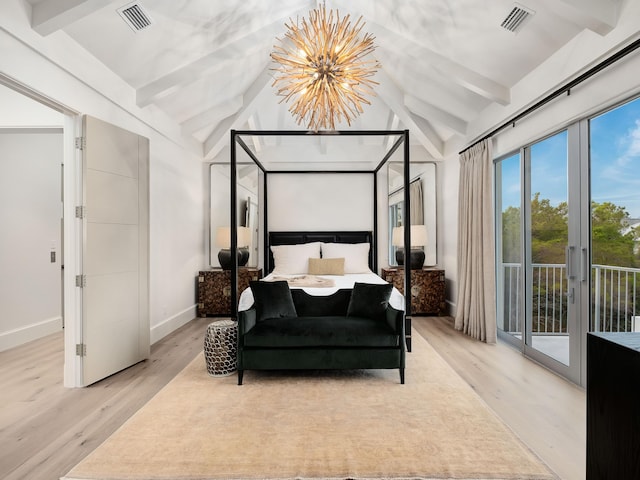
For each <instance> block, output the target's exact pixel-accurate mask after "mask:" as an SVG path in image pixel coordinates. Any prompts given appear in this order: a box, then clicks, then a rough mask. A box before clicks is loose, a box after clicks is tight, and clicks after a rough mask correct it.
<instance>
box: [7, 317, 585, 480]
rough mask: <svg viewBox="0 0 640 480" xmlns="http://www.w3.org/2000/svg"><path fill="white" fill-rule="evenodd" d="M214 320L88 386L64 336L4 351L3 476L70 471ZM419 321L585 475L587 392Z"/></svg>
mask: <svg viewBox="0 0 640 480" xmlns="http://www.w3.org/2000/svg"><path fill="white" fill-rule="evenodd" d="M210 322H211V319H201V318H199V319H195V320H194V321H192V322H190V323H188V324H187V325H185V326H184V327H182V328H181V329H179V330H177V331H176V332H174V333H172V334H171V335H169V336H167V337H166V338H164V339H163V340H161V341H160V342H158V343H156V344H155V345H153V347H152V348H151V358H150V359H149V360H147V361H145V362H141V363H139V364H137V365H135V366H133V367H131V368H129V369H127V370H125V371H123V372H120V373H118V374H116V375H113V376H111V377H109V378H107V379H105V380H103V381H101V382H98V383H97V384H95V385H93V386H91V387H88V388H84V389H66V388H64V387H63V386H62V367H63V338H62V334H56V335H51V336H49V337H46V338H44V339H41V340H37V341H35V342H31V343H29V344H27V345H24V346H21V347H18V348H15V349H12V350H9V351H6V352H1V353H0V478H2V479H6V480H17V479H29V480H54V479H58V478H60V477H61V476H63V475H64V474H65V473H67V472H68V471H69V470H70V469H71V468H72V467H73V466H74V465H75V464H77V463H78V462H79V461H80V460H82V459H83V458H84V457H85V456H86V455H87V454H88V453H90V452H91V451H92V450H93V449H95V448H96V447H97V446H98V445H100V443H102V442H103V441H104V440H105V439H106V438H108V437H109V436H110V435H111V434H112V433H113V432H114V431H115V430H116V429H117V428H118V427H119V426H120V425H122V424H123V423H124V422H125V421H126V420H127V419H128V418H129V417H130V416H131V415H132V414H133V413H134V412H136V411H137V410H138V409H139V408H140V407H141V406H142V405H144V404H145V403H146V402H147V401H148V400H149V399H150V398H151V397H152V396H153V395H155V393H157V392H158V391H159V390H160V389H161V388H162V387H163V386H164V385H166V384H167V383H168V382H169V381H170V380H171V379H172V378H173V377H174V376H175V375H176V374H177V373H178V372H179V371H180V370H182V369H183V368H184V367H185V366H186V365H187V364H188V363H189V362H190V361H191V360H192V359H193V358H195V356H196V355H197V354H198V353H199V352H200V351H201V350H202V344H203V339H204V333H205V330H206V327H207V325H208V324H209V323H210ZM413 324H414V328H415V329H416V330H417V331H418V332H420V333H421V334H422V335H423V336H424V337H425V338H426V339H427V340H428V341H429V342H430V343H431V344H432V345H433V346H434V348H435V349H436V350H437V351H438V352H439V353H440V355H441V356H442V357H443V358H444V359H445V360H447V361H448V362H449V363H450V364H451V365H452V366H453V368H454V369H455V370H456V371H457V372H458V373H459V374H460V375H461V376H462V377H463V378H464V379H465V380H466V381H467V382H468V383H469V384H470V385H471V386H472V387H473V388H474V389H475V391H476V392H477V393H478V394H479V395H480V396H481V397H482V398H483V399H484V400H485V402H486V403H487V404H488V405H489V406H490V407H491V408H493V409H494V411H495V412H496V413H497V415H498V416H500V417H501V418H502V419H503V421H505V423H507V425H509V426H510V427H511V428H512V429H513V431H514V432H515V433H516V434H517V435H518V436H519V437H520V438H522V440H523V441H524V442H525V443H527V445H529V447H530V448H531V449H532V450H533V451H534V452H536V453H537V454H538V455H539V456H540V457H541V458H542V459H543V460H544V461H545V462H546V463H547V464H548V465H549V466H550V467H551V468H552V469H553V470H554V471H556V473H558V475H559V476H560V477H561V478H562V479H566V480H578V479H583V478H584V476H585V474H584V468H585V467H584V464H585V461H584V459H585V394H584V391H583V390H582V389H580V388H578V387H576V386H574V385H573V384H571V383H569V382H567V381H565V380H563V379H561V378H560V377H558V376H556V375H554V374H553V373H551V372H549V371H548V370H546V369H544V368H542V367H540V366H539V365H537V364H535V363H533V362H531V361H529V360H527V359H525V358H524V357H523V356H522V355H521V354H520V353H519V352H517V351H516V350H514V349H512V348H511V347H509V346H506V345H504V344H500V343H499V344H498V345H486V344H484V343H480V342H476V341H474V340H472V339H470V338H468V337H466V336H465V335H462V334H461V333H459V332H457V331H455V330H454V329H453V327H452V324H451V319H450V318H448V317H422V318H418V317H414V319H413ZM407 381H410V378H409V377H408V378H407Z"/></svg>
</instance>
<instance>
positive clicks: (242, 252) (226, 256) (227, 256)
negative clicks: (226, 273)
mask: <svg viewBox="0 0 640 480" xmlns="http://www.w3.org/2000/svg"><path fill="white" fill-rule="evenodd" d="M237 256H238V266H239V267H243V266H245V265H246V264H247V262H248V261H249V250H248V249H246V248H239V249H238V251H237ZM218 262H220V266H221V267H222V269H223V270H231V262H232V257H231V249H229V248H222V249H220V251H219V252H218Z"/></svg>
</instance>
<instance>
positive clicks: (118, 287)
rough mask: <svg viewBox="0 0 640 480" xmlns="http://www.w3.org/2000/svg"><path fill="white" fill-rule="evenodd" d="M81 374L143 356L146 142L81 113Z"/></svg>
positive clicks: (90, 375) (93, 376)
mask: <svg viewBox="0 0 640 480" xmlns="http://www.w3.org/2000/svg"><path fill="white" fill-rule="evenodd" d="M83 132H84V145H83V172H82V174H83V197H84V202H83V204H84V211H83V215H82V216H83V220H82V221H83V232H84V239H83V240H84V246H83V255H82V271H83V286H82V344H83V346H84V353H83V354H82V379H83V384H84V385H89V384H92V383H94V382H96V381H98V380H100V379H102V378H105V377H107V376H109V375H111V374H113V373H115V372H118V371H120V370H122V369H124V368H127V367H129V366H131V365H133V364H135V363H137V362H139V361H141V360H144V359H145V358H148V356H149V294H148V291H149V288H148V285H149V280H148V279H149V273H148V272H149V261H148V257H149V240H148V231H149V221H148V212H149V193H148V192H149V189H148V183H149V175H148V163H149V142H148V140H147V139H146V138H144V137H141V136H139V135H136V134H134V133H132V132H129V131H126V130H123V129H121V128H119V127H116V126H114V125H110V124H108V123H106V122H103V121H101V120H98V119H95V118H92V117H88V116H85V117H83Z"/></svg>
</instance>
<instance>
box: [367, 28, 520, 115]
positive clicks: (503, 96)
mask: <svg viewBox="0 0 640 480" xmlns="http://www.w3.org/2000/svg"><path fill="white" fill-rule="evenodd" d="M367 25H371V26H372V28H371V29H370V30H371V31H372V32H373V33H375V35H376V37H377V38H378V39H379V42H378V43H379V44H384V45H385V46H386V48H387V50H390V51H391V50H393V51H394V52H398V53H401V54H402V55H404V56H408V57H411V58H413V59H414V60H415V61H416V62H417V63H421V64H426V65H429V68H434V69H437V70H438V71H439V72H441V73H443V74H444V75H445V76H447V77H448V78H449V79H450V80H451V81H452V82H455V83H457V84H458V85H460V86H462V87H464V88H466V89H467V90H469V91H472V92H474V93H476V94H478V95H480V96H481V97H484V98H487V99H489V100H491V101H492V102H497V103H499V104H500V105H508V104H509V103H511V91H510V89H509V88H507V87H506V86H504V85H502V84H500V83H498V82H496V81H494V80H491V79H490V78H487V77H485V76H483V75H480V74H479V73H477V72H475V71H473V70H471V69H469V68H467V67H465V66H463V65H460V64H458V63H455V62H452V61H451V60H450V59H449V58H447V57H444V56H442V55H440V54H439V53H436V52H434V51H433V50H430V49H428V48H425V47H423V46H421V45H418V44H416V43H415V42H413V41H411V40H409V39H407V38H405V37H403V36H400V35H398V34H396V33H394V32H392V31H390V30H388V29H387V28H385V27H383V26H381V25H379V24H375V23H372V22H368V23H367Z"/></svg>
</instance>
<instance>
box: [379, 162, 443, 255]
mask: <svg viewBox="0 0 640 480" xmlns="http://www.w3.org/2000/svg"><path fill="white" fill-rule="evenodd" d="M403 168H404V167H403V163H402V162H389V166H388V171H387V175H388V180H389V202H388V207H389V232H388V239H389V243H388V245H389V265H392V266H396V265H398V264H397V262H396V250H397V249H398V247H397V246H396V245H394V244H393V228H394V227H399V226H404V225H407V224H410V225H424V226H425V227H426V232H427V240H426V242H425V243H426V245H424V247H423V248H424V252H425V260H424V265H425V266H427V267H431V266H435V265H436V264H437V263H438V257H437V245H436V239H437V232H436V228H437V222H436V164H435V163H433V162H411V164H410V165H409V180H410V184H409V197H410V199H411V208H410V211H411V219H406V218H405V208H404V174H403Z"/></svg>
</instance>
